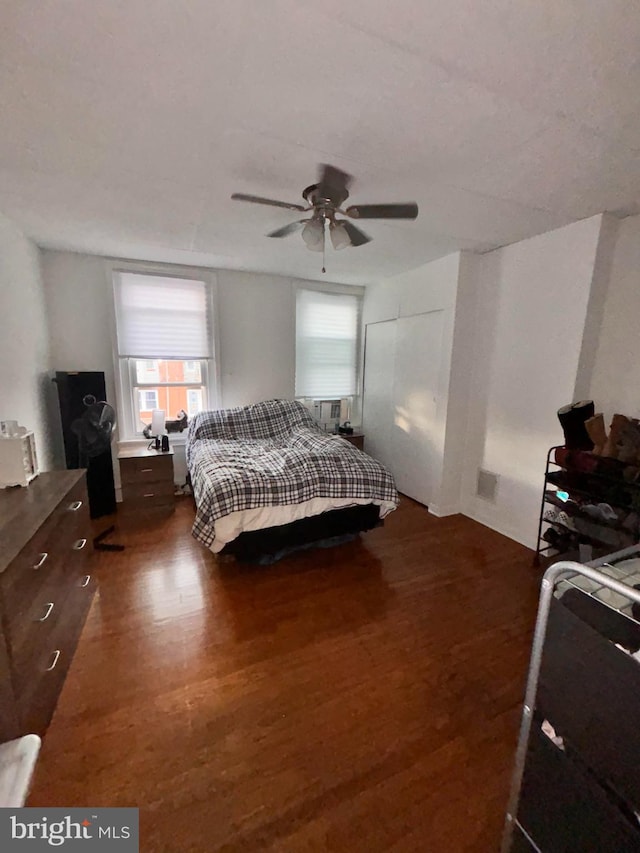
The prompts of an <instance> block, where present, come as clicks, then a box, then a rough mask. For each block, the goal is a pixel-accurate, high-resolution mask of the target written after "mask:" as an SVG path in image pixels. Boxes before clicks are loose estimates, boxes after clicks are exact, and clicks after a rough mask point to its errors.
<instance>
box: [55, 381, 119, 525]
mask: <svg viewBox="0 0 640 853" xmlns="http://www.w3.org/2000/svg"><path fill="white" fill-rule="evenodd" d="M54 382H55V383H56V385H57V388H58V401H59V403H60V417H61V419H62V437H63V439H64V453H65V460H66V464H67V468H81V467H86V469H87V490H88V492H89V511H90V513H91V518H100V516H103V515H111V514H112V513H114V512H115V511H116V490H115V485H114V481H113V461H112V459H111V448H109V449H107V450H105V452H104V453H101V454H100V455H99V456H93V457H91V458H90V459H87V460H81V459H80V447H79V443H78V436H77V435H76V433H74V431H73V430H72V429H71V424H72V423H73V422H74V421H75V420H77V419H78V418H81V417H82V416H83V414H84V412H85V410H86V408H87V406H86V403H85V398H86V397H93V398H95V400H97V401H98V402H102V401H103V400H104V401H106V395H107V389H106V386H105V382H104V373H102V372H101V371H82V372H78V373H62V372H58V373H56V376H55V379H54Z"/></svg>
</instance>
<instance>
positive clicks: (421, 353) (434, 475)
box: [393, 311, 444, 505]
mask: <svg viewBox="0 0 640 853" xmlns="http://www.w3.org/2000/svg"><path fill="white" fill-rule="evenodd" d="M443 317H444V312H442V311H431V312H429V313H428V314H416V315H415V316H413V317H401V318H400V319H399V320H398V321H397V322H398V332H397V342H396V364H395V382H394V393H393V404H394V427H395V429H394V433H393V442H394V462H395V471H394V475H395V478H396V485H397V487H398V491H400V492H402V493H403V494H405V495H408V496H409V497H410V498H413V499H414V500H416V501H420V503H423V504H426V505H428V504H429V503H431V501H432V499H433V490H434V488H435V486H436V483H437V481H438V480H439V477H440V468H441V466H442V461H441V460H442V447H441V446H440V444H441V436H442V429H441V427H440V425H439V424H438V421H437V410H438V380H439V375H440V359H441V354H442V326H443Z"/></svg>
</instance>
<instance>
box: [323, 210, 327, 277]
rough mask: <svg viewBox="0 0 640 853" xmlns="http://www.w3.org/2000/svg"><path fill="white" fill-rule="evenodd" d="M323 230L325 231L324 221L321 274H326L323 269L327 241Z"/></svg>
mask: <svg viewBox="0 0 640 853" xmlns="http://www.w3.org/2000/svg"><path fill="white" fill-rule="evenodd" d="M325 230H326V229H325V227H324V221H323V222H322V272H326V269H325V267H324V255H325V249H326V247H327V241H326V239H325Z"/></svg>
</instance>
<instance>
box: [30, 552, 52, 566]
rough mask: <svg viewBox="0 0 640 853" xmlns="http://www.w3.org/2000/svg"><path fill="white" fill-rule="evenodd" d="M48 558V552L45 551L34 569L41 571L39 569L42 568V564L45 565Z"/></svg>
mask: <svg viewBox="0 0 640 853" xmlns="http://www.w3.org/2000/svg"><path fill="white" fill-rule="evenodd" d="M48 556H49V555H48V554H47V552H46V551H45V552H44V553H43V554H40V559H39V560H38V562H37V563H36V564H35V566H33V568H34V569H39V568H40V567H41V566H42V564H43V563H44V561H45V560H46V559H47V557H48Z"/></svg>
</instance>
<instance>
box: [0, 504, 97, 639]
mask: <svg viewBox="0 0 640 853" xmlns="http://www.w3.org/2000/svg"><path fill="white" fill-rule="evenodd" d="M79 494H80V495H82V494H83V493H82V491H80V493H79ZM89 528H90V523H89V517H88V509H87V504H86V501H84V500H82V498H81V497H79V496H76V495H72V496H71V499H69V498H66V499H65V500H64V501H63V502H62V503H61V504H60V505H59V506H58V507H57V508H56V509H55V510H54V512H53V513H52V514H51V515H50V516H49V518H48V519H47V521H46V522H45V523H44V524H43V525H42V527H41V528H40V530H39V531H38V532H37V533H36V535H35V536H34V537H33V538H32V539H31V540H30V541H29V543H28V544H27V545H26V547H25V548H23V549H22V551H21V552H20V553H19V554H18V556H17V557H16V558H15V559H14V560H13V561H12V563H11V564H10V565H9V566H8V567H7V569H6V570H5V571H4V572H2V574H0V595H1V596H2V602H3V622H4V627H5V631H6V632H7V633H8V641H9V646H10V647H11V648H13V647H14V646H15V639H16V634H19V633H21V632H22V631H24V630H25V626H26V625H28V624H29V623H32V622H34V621H37V620H38V619H40V618H41V616H42V612H43V607H44V604H45V603H46V602H49V601H51V600H52V596H54V595H55V594H56V592H57V590H58V589H63V588H64V586H65V577H66V576H67V574H68V571H69V569H68V567H69V563H72V564H73V565H78V563H79V561H80V560H81V559H83V558H84V557H85V555H86V554H87V553H88V552H89V551H90V550H91V547H92V546H91V542H90V540H89V536H90V529H89Z"/></svg>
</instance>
